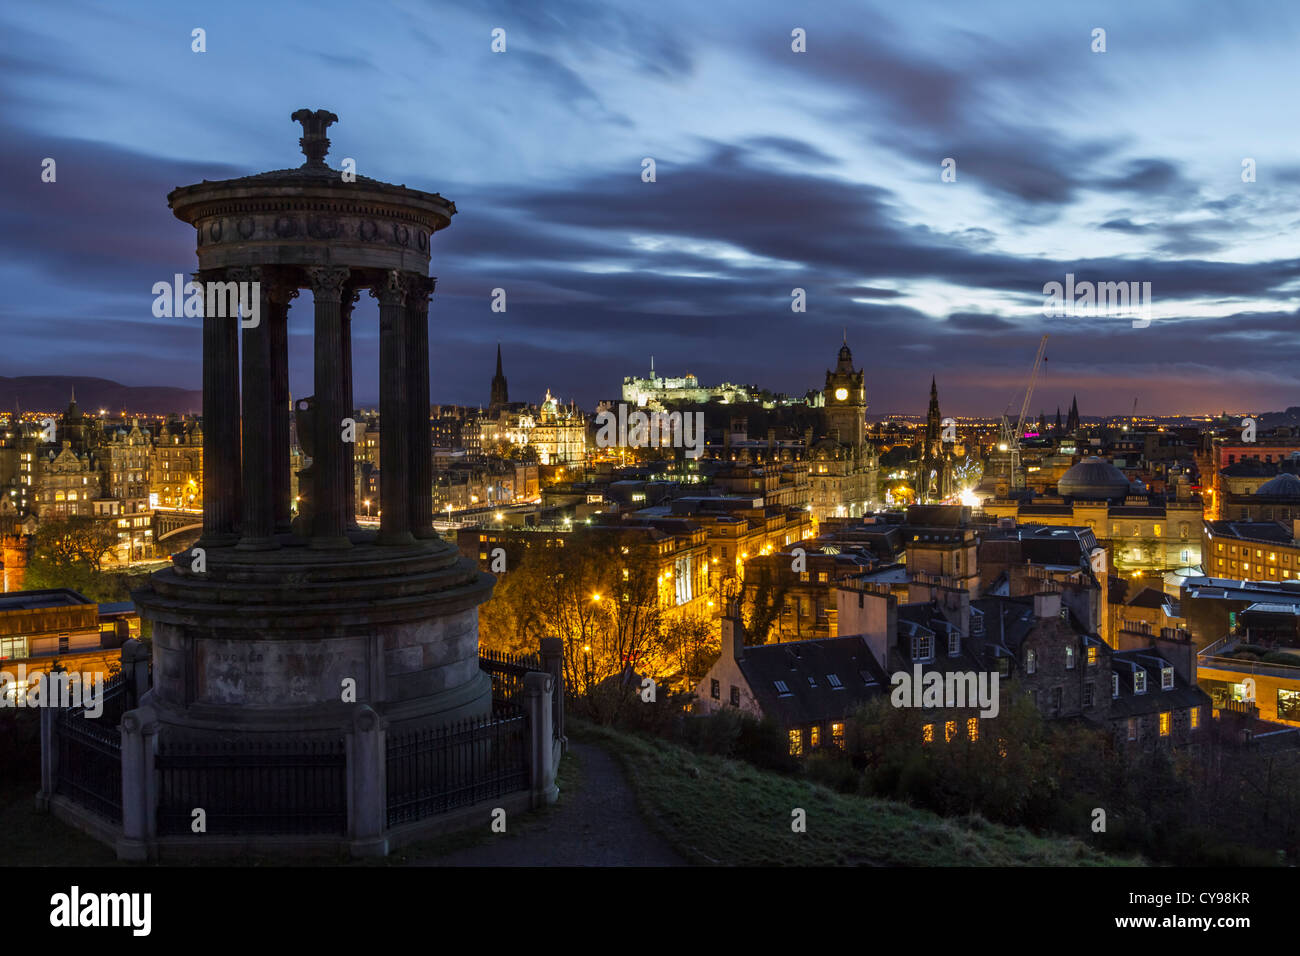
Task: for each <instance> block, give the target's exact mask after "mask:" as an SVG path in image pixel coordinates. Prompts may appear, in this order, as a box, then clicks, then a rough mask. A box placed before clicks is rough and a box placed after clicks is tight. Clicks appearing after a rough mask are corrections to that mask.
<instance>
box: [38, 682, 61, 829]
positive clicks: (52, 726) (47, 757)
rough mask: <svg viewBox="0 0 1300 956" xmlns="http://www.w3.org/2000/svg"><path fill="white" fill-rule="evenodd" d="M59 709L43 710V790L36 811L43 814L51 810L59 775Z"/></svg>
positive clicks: (44, 708) (46, 708)
mask: <svg viewBox="0 0 1300 956" xmlns="http://www.w3.org/2000/svg"><path fill="white" fill-rule="evenodd" d="M61 713H62V711H61V710H60V709H59V708H58V707H42V708H41V790H40V793H38V794H36V809H37V810H39V811H41V812H42V813H48V812H49V810H50V800H51V799H52V798H53V797H54V782H55V780H56V779H57V778H58V774H59V714H61Z"/></svg>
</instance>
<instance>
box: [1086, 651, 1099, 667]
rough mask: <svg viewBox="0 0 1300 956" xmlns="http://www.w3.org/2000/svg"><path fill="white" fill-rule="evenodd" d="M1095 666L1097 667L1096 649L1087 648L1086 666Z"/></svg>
mask: <svg viewBox="0 0 1300 956" xmlns="http://www.w3.org/2000/svg"><path fill="white" fill-rule="evenodd" d="M1096 665H1097V648H1095V647H1089V648H1088V666H1089V667H1095V666H1096Z"/></svg>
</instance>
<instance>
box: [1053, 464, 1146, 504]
mask: <svg viewBox="0 0 1300 956" xmlns="http://www.w3.org/2000/svg"><path fill="white" fill-rule="evenodd" d="M1056 490H1057V493H1058V494H1060V495H1062V496H1064V497H1067V498H1082V499H1084V500H1091V501H1100V500H1110V499H1112V498H1123V497H1124V496H1126V495H1127V494H1128V493H1129V481H1128V479H1127V478H1125V477H1124V473H1123V472H1122V471H1120V470H1119V469H1118V468H1116V467H1115V466H1114V465H1112V464H1111V463H1110V462H1108V461H1106V460H1105V459H1104V458H1085V459H1084V460H1083V461H1081V462H1079V463H1078V464H1076V465H1074V466H1073V467H1071V468H1070V470H1069V471H1067V472H1066V473H1065V474H1064V475H1062V476H1061V479H1060V481H1058V482H1057V483H1056Z"/></svg>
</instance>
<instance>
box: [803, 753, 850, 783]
mask: <svg viewBox="0 0 1300 956" xmlns="http://www.w3.org/2000/svg"><path fill="white" fill-rule="evenodd" d="M804 773H806V774H807V775H808V778H809V779H810V780H813V781H815V782H816V783H820V784H822V785H824V786H827V787H830V788H831V789H833V790H838V791H840V792H841V793H852V792H853V791H854V790H856V789H857V786H858V778H859V776H861V775H860V774H859V773H858V771H856V770H854V769H853V763H852V761H851V760H849V758H848V756H847V755H846V754H844V753H843V752H842V751H840V750H837V749H834V748H831V749H827V748H824V747H823V748H821V749H818V750H816V751H814V752H813V754H812V756H810V757H808V759H807V760H805V761H804Z"/></svg>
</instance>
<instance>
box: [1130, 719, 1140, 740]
mask: <svg viewBox="0 0 1300 956" xmlns="http://www.w3.org/2000/svg"><path fill="white" fill-rule="evenodd" d="M1128 739H1129V740H1137V739H1138V721H1137V718H1136V717H1130V718H1129V719H1128Z"/></svg>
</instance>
